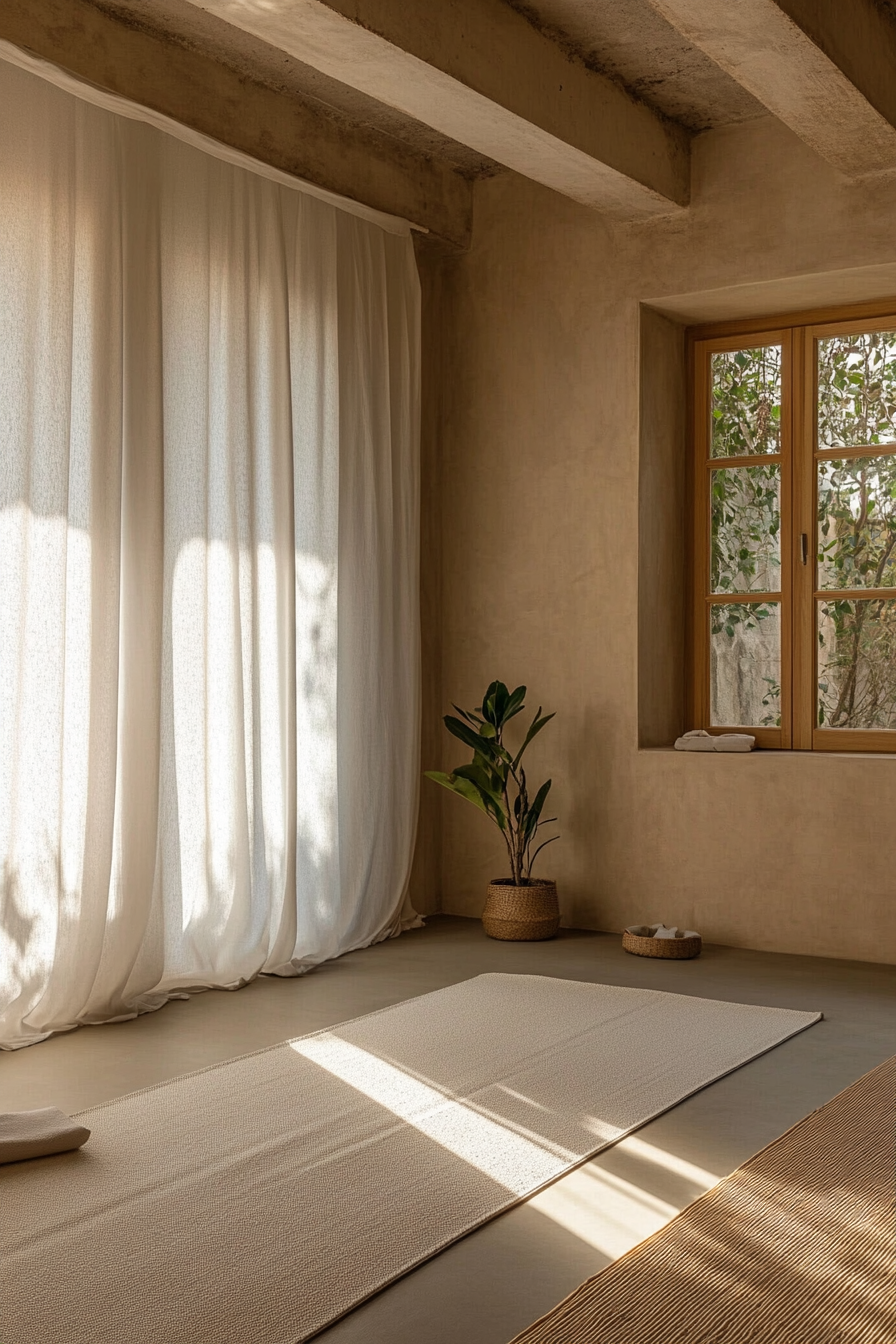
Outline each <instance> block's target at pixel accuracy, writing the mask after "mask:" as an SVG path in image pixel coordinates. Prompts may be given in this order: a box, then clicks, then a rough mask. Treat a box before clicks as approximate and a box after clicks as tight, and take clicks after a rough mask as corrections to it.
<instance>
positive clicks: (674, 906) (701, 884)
mask: <svg viewBox="0 0 896 1344" xmlns="http://www.w3.org/2000/svg"><path fill="white" fill-rule="evenodd" d="M894 219H896V178H894V175H887V176H885V177H878V178H875V179H867V180H865V181H864V182H862V183H853V184H850V183H848V182H846V181H844V180H843V179H840V178H838V177H837V176H836V174H835V173H834V172H833V170H831V169H829V168H828V167H826V165H824V164H823V163H822V162H821V161H820V160H819V159H818V158H816V156H815V155H814V154H812V152H811V151H809V150H808V149H806V148H805V147H804V146H803V145H802V144H801V143H800V142H799V141H797V140H796V139H795V137H793V136H792V135H791V133H790V132H788V131H787V130H786V129H785V128H784V127H782V126H781V125H780V124H779V123H776V122H775V121H773V120H771V119H768V120H763V121H760V122H754V123H751V124H748V125H746V126H742V127H739V128H726V129H725V130H722V131H716V132H711V133H708V134H706V135H704V136H702V137H700V139H698V141H697V142H696V145H695V162H694V203H693V206H692V208H691V210H690V212H689V213H688V215H687V216H686V217H684V218H676V219H668V220H654V221H650V222H647V223H641V224H638V225H629V226H624V225H615V226H614V225H610V224H608V223H607V222H606V221H605V220H603V219H602V218H601V217H600V216H599V215H597V214H595V213H592V212H590V211H588V210H587V209H585V208H583V207H579V206H577V205H575V204H573V203H571V202H569V201H567V200H564V199H562V198H560V197H559V196H556V195H554V194H552V193H550V192H548V191H547V190H545V189H543V188H539V187H536V186H534V185H532V184H531V183H527V182H525V181H524V180H523V179H521V178H517V177H505V178H497V179H494V180H492V181H488V182H483V183H480V184H478V185H477V187H476V197H475V210H474V240H473V247H472V250H471V251H470V253H469V254H467V255H466V256H464V257H461V258H459V259H452V260H450V261H438V262H433V263H432V265H433V266H435V267H436V268H437V270H438V272H439V274H438V286H440V289H438V290H437V288H436V286H435V282H434V281H433V282H432V283H431V285H430V289H429V294H430V299H431V302H438V304H439V305H440V308H439V312H440V322H439V323H438V324H436V326H432V324H431V332H433V333H434V334H433V339H435V332H436V331H438V338H439V342H440V349H439V352H438V355H437V357H435V356H432V358H437V363H438V365H439V367H440V369H441V378H442V386H441V395H440V400H439V408H438V415H437V417H436V418H437V421H438V440H439V442H438V451H437V452H435V451H433V450H432V445H433V443H434V439H433V438H432V437H431V436H432V435H433V433H434V430H433V426H432V425H430V429H429V434H430V440H429V449H428V453H429V455H428V457H427V458H426V462H427V472H426V485H425V489H426V490H427V491H428V492H429V497H430V500H432V499H437V500H438V504H439V507H438V509H437V510H436V509H433V508H432V505H431V504H430V507H429V510H428V513H427V514H426V516H425V528H428V529H429V531H428V532H427V531H426V530H425V531H424V546H423V554H424V563H425V564H426V563H428V564H429V565H430V566H432V567H433V573H435V570H436V568H437V569H438V571H439V575H440V580H439V582H440V593H441V614H440V625H441V636H440V641H438V640H437V641H434V642H431V643H430V646H429V648H428V650H427V680H428V684H429V687H430V696H429V700H430V703H432V699H433V696H434V694H439V693H441V695H442V697H443V700H444V702H446V703H447V702H448V701H450V700H456V701H458V702H460V703H461V704H473V703H475V702H476V701H477V699H478V697H479V696H480V695H481V692H482V690H483V689H484V687H485V685H486V684H487V683H488V681H489V680H490V679H491V678H492V677H494V676H500V677H501V678H503V679H504V680H506V681H507V682H508V683H510V684H511V685H513V684H515V683H517V682H526V683H527V684H528V685H529V686H530V687H531V694H530V702H531V706H532V708H533V710H534V708H535V707H536V706H537V705H538V704H539V703H541V704H543V705H544V706H545V707H546V708H547V709H552V710H556V711H557V719H556V721H555V722H554V723H553V724H551V725H550V726H549V728H548V729H547V730H546V731H545V732H544V734H543V735H542V737H541V738H540V739H539V741H538V743H537V744H536V747H534V748H533V751H532V757H533V759H532V774H533V776H534V775H535V774H541V775H547V774H548V773H550V774H551V775H552V776H553V779H554V790H555V795H554V807H555V808H556V810H557V811H558V813H559V816H560V819H561V829H562V839H561V840H560V842H559V843H558V844H556V845H554V846H552V848H551V850H549V851H547V853H548V854H549V855H550V860H549V862H548V863H546V864H545V868H544V869H543V872H544V873H545V874H547V875H553V876H555V877H556V878H557V879H558V882H559V887H560V893H561V903H562V910H563V917H564V923H566V924H567V925H572V926H578V927H589V928H599V929H608V930H614V929H615V930H618V929H620V928H621V927H622V926H623V925H625V924H627V923H630V922H633V921H642V920H648V919H654V920H655V919H663V920H665V921H666V922H667V923H673V924H679V925H685V926H687V927H689V928H696V929H699V930H700V931H701V932H702V933H703V935H704V937H705V938H707V939H708V940H710V941H713V942H719V943H726V944H731V945H735V946H746V947H753V948H760V949H768V950H776V951H783V952H795V953H807V954H817V955H829V956H841V957H853V958H859V959H865V960H875V961H881V960H896V876H894V874H896V828H894V824H893V819H894V810H896V758H894V757H886V758H884V757H859V756H851V757H847V756H820V755H819V756H811V755H796V754H792V755H790V754H785V753H781V754H773V753H757V754H755V755H753V756H749V757H738V756H714V755H713V756H703V755H688V754H684V753H675V752H671V751H663V750H640V749H639V745H638V743H639V723H638V717H639V714H638V706H639V657H638V642H639V582H640V584H641V598H642V603H641V606H642V617H641V619H642V622H643V620H644V610H645V608H644V591H643V587H644V583H645V581H646V580H647V579H649V566H650V564H651V563H656V558H655V557H654V561H650V558H649V553H645V554H646V558H643V559H642V563H641V565H640V566H639V546H638V533H639V524H640V527H641V529H645V528H646V529H649V528H651V526H653V525H655V526H656V527H657V528H658V529H663V528H665V529H666V533H667V536H668V537H672V539H673V540H672V541H671V542H669V543H668V544H669V545H672V546H673V548H674V526H672V525H670V521H669V510H672V511H674V510H676V509H678V508H679V507H680V499H679V498H678V497H677V495H676V491H675V487H674V481H673V478H672V477H668V479H667V480H666V482H665V484H664V482H663V480H662V478H661V477H662V473H660V478H655V477H654V478H653V479H652V480H651V481H650V482H648V486H649V488H642V489H641V490H640V491H639V470H640V462H639V457H640V437H641V436H640V425H639V421H640V418H641V416H642V414H644V415H646V416H647V417H648V418H650V419H651V420H652V423H653V424H654V426H656V425H657V424H659V425H661V424H662V414H661V404H660V405H659V406H658V404H657V400H656V399H657V397H659V398H660V399H662V397H663V396H664V395H666V396H668V397H669V398H670V400H671V402H672V403H674V402H675V393H674V387H673V388H671V389H669V388H667V389H666V392H665V393H664V392H663V386H662V382H660V383H659V384H658V385H657V386H654V388H653V390H652V392H651V393H650V396H649V397H648V398H647V402H646V404H645V403H644V400H643V397H642V391H641V388H640V386H639V384H640V378H639V372H640V366H641V360H642V351H641V336H640V319H639V312H640V302H641V301H642V300H647V301H649V302H651V303H652V304H654V305H655V306H658V307H664V306H665V308H666V310H667V311H671V312H673V313H674V312H676V311H678V312H680V311H686V312H687V313H688V314H689V315H690V316H691V317H694V316H700V314H701V311H702V306H701V305H702V304H703V303H704V299H703V298H701V296H703V295H705V296H706V297H705V305H706V311H707V314H709V312H710V311H711V312H712V315H713V316H714V317H718V316H721V315H724V313H725V312H728V313H730V314H732V315H734V314H737V313H739V312H740V311H742V310H743V308H744V306H746V308H747V309H749V306H750V304H753V305H754V306H755V302H756V295H757V294H760V295H762V296H763V298H764V299H765V300H767V307H768V310H770V311H773V310H774V309H776V308H777V309H780V308H782V307H790V306H793V303H794V297H796V298H798V299H800V300H804V301H805V306H811V305H814V304H819V303H822V302H824V301H825V300H826V299H827V298H828V297H829V296H830V297H833V298H837V299H841V300H842V298H843V294H844V288H845V291H846V292H847V293H848V292H849V290H850V285H849V274H848V273H849V272H850V271H852V270H854V269H856V268H860V269H859V270H858V271H857V274H856V294H857V297H861V298H867V297H870V293H871V292H875V293H877V292H881V291H882V290H883V289H885V288H886V287H887V286H889V287H890V290H891V292H896V284H893V283H892V274H891V267H892V265H893V263H894V262H896V229H894V222H893V221H894ZM426 265H429V263H426ZM844 277H845V278H844ZM869 277H871V279H869ZM875 277H876V278H875ZM683 295H686V296H688V297H687V298H686V299H682V298H681V297H680V296H683ZM726 296H727V297H726ZM744 296H746V297H744ZM778 299H780V302H778V301H777V300H778ZM651 339H655V340H656V341H658V342H659V344H660V346H661V347H662V346H663V344H664V343H665V348H667V349H668V348H669V345H670V342H671V343H672V344H673V345H674V341H675V336H674V333H673V334H672V335H671V336H670V334H669V332H666V335H665V337H664V336H663V332H662V329H661V328H657V329H655V330H654V331H653V336H652V338H651ZM645 348H646V347H645ZM669 414H670V417H672V418H673V419H674V417H675V416H680V406H678V407H677V408H676V405H675V404H670V407H669ZM674 439H675V434H674V432H670V434H669V442H670V443H672V444H674ZM645 470H647V467H645ZM654 514H656V516H654ZM639 515H640V516H639ZM645 567H646V571H647V572H646V573H645ZM639 569H640V571H641V572H640V576H639ZM430 586H432V581H431V583H430ZM643 637H644V632H643V628H642V638H643ZM439 645H440V647H439ZM642 664H643V660H642ZM645 676H646V686H647V689H646V690H645ZM657 677H658V674H657V669H656V667H655V666H654V667H653V669H652V670H651V671H649V675H647V674H646V673H645V670H644V667H643V665H642V668H641V677H640V682H641V686H640V697H641V700H642V717H643V709H644V700H645V696H646V697H647V701H648V702H649V701H650V698H651V696H652V695H653V696H654V700H655V698H656V695H661V694H665V695H666V697H667V702H668V703H673V704H674V702H675V697H676V696H677V694H678V692H677V690H676V688H675V687H674V686H672V688H671V690H670V688H668V687H667V688H666V690H665V691H664V692H663V691H662V675H661V674H659V681H658V684H659V685H660V690H659V691H656V692H652V691H651V690H650V683H651V678H652V679H653V682H655V683H657ZM668 703H667V708H668ZM655 723H656V720H654V728H652V729H651V731H654V729H655ZM451 741H452V740H451V739H449V738H448V736H447V734H444V733H443V734H442V737H441V746H440V753H439V754H440V756H441V759H439V760H434V759H428V760H426V762H425V764H426V765H429V766H441V767H450V766H451V765H452V764H458V763H459V762H460V760H461V759H463V755H464V753H463V751H462V750H458V751H455V750H454V748H453V747H452V746H451ZM457 745H458V747H459V744H457ZM423 787H424V791H425V790H426V789H431V790H432V793H431V794H430V796H429V800H428V801H426V802H425V803H424V807H425V809H428V811H427V812H426V815H427V817H428V818H429V820H428V822H427V825H428V826H429V828H430V831H431V830H432V828H433V826H434V825H436V828H437V829H438V830H439V832H440V840H439V844H440V848H441V858H440V860H439V862H438V868H439V871H440V873H441V900H442V906H443V908H444V909H445V910H446V911H450V912H454V913H458V914H466V915H477V914H479V912H480V910H481V907H482V902H483V897H484V889H485V885H486V883H487V881H488V880H489V878H490V877H492V876H495V875H498V874H500V873H501V872H502V870H503V856H502V845H501V842H500V837H499V836H498V835H497V832H493V830H492V829H491V828H490V826H489V824H488V822H487V821H486V820H485V819H484V818H483V817H481V816H480V814H479V813H477V812H475V811H474V810H473V809H472V808H471V807H469V806H468V805H466V804H464V803H462V802H461V801H460V800H459V799H455V798H451V797H449V796H448V795H444V794H441V793H439V795H438V797H436V796H435V791H436V786H435V785H429V784H427V783H424V786H423ZM433 817H435V818H437V819H439V818H440V826H439V825H438V823H437V822H433V820H432V818H433Z"/></svg>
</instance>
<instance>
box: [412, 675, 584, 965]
mask: <svg viewBox="0 0 896 1344" xmlns="http://www.w3.org/2000/svg"><path fill="white" fill-rule="evenodd" d="M525 698H526V687H525V686H517V688H516V690H515V691H508V689H507V687H506V686H505V685H504V683H503V681H493V682H492V684H491V685H490V686H489V688H488V690H487V691H486V693H485V695H484V696H483V700H482V705H481V706H480V707H479V708H478V709H474V710H469V711H468V710H465V709H461V708H460V706H459V705H455V706H454V708H455V710H457V713H458V714H459V715H460V717H459V718H455V717H454V716H453V715H451V714H447V715H446V716H445V719H444V724H445V727H446V728H447V729H448V731H449V733H452V734H453V735H454V736H455V737H457V738H459V739H460V741H461V742H463V743H464V744H465V745H466V746H468V747H471V748H472V751H473V759H472V761H471V762H470V764H469V765H459V766H458V767H457V768H456V769H455V770H452V772H451V774H449V775H446V774H444V773H443V772H442V771H440V770H427V771H426V775H427V777H428V778H429V779H434V780H435V781H436V783H437V784H441V785H442V786H443V787H444V788H446V789H450V790H451V792H452V793H456V794H458V795H459V796H460V797H461V798H466V800H467V802H470V803H472V804H473V805H474V806H475V807H478V808H479V810H480V811H481V812H484V813H485V815H486V816H487V817H489V818H490V820H491V821H493V822H494V823H495V825H496V826H497V827H498V829H499V830H500V832H501V834H502V835H503V837H504V843H505V845H506V846H507V858H508V860H509V864H510V876H509V877H499V878H496V879H495V880H494V881H493V882H492V883H490V885H489V889H488V896H487V897H486V902H485V909H484V910H483V913H482V924H483V928H484V929H485V931H486V933H487V934H488V935H489V936H490V937H492V938H504V939H510V940H513V941H523V940H525V941H532V940H536V939H540V938H553V937H554V935H555V934H556V932H557V930H558V928H559V927H560V911H559V907H558V905H557V887H556V884H555V883H554V882H553V881H551V880H550V879H548V878H543V879H538V878H533V876H532V865H533V864H534V863H535V860H536V859H537V858H538V855H539V854H540V853H541V851H542V850H543V849H544V847H545V845H549V844H551V842H552V841H553V840H557V839H559V837H558V836H556V835H553V836H551V837H550V839H549V840H541V838H540V835H539V832H540V831H541V828H542V827H543V826H548V825H550V824H551V822H554V821H556V820H557V818H556V817H547V818H545V819H544V820H543V819H542V815H541V814H542V812H543V811H544V805H545V802H546V800H547V796H548V793H549V792H550V788H551V781H550V780H547V781H546V782H545V783H544V784H542V785H541V788H539V789H538V790H537V792H536V793H535V796H534V798H532V799H531V801H530V798H529V787H528V783H527V780H526V772H525V770H524V769H523V765H522V760H523V754H524V752H525V751H526V748H527V747H528V746H529V743H530V742H531V741H532V739H533V738H534V737H535V736H536V734H538V733H540V732H541V730H542V728H544V726H545V724H546V723H550V721H551V719H552V718H553V717H554V715H553V714H545V715H544V716H542V713H541V707H540V706H539V709H538V712H537V714H536V715H535V718H534V719H533V720H532V723H531V724H530V726H529V731H528V732H527V733H526V736H525V738H524V739H523V744H522V746H521V747H520V748H519V750H518V751H516V752H515V753H513V752H512V751H511V750H510V749H509V748H508V747H507V746H505V744H504V729H505V728H506V726H507V724H508V723H509V722H510V720H511V719H513V718H515V717H516V715H517V714H520V713H522V711H523V709H524V708H525V704H524V701H525Z"/></svg>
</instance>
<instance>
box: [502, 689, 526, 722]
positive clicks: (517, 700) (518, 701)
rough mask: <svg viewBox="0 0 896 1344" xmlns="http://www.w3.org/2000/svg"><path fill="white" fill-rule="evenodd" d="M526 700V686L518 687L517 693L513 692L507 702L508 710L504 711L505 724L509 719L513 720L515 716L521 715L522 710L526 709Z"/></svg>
mask: <svg viewBox="0 0 896 1344" xmlns="http://www.w3.org/2000/svg"><path fill="white" fill-rule="evenodd" d="M525 698H526V688H525V686H517V688H516V690H515V691H511V693H510V699H509V700H508V701H507V708H506V709H505V710H504V722H505V723H507V721H508V720H509V719H512V718H513V716H514V714H519V712H520V710H521V709H524V708H525V706H524V704H523V701H524V700H525Z"/></svg>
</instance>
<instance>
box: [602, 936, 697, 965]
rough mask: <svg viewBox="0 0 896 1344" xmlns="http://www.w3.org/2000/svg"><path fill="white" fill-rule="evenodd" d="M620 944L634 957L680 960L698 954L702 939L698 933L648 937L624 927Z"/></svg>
mask: <svg viewBox="0 0 896 1344" xmlns="http://www.w3.org/2000/svg"><path fill="white" fill-rule="evenodd" d="M622 946H623V947H624V948H625V950H626V952H631V953H632V955H633V956H635V957H665V958H666V959H667V960H675V961H681V960H684V959H685V958H687V957H697V956H699V955H700V948H701V947H702V946H703V940H702V938H701V937H700V935H699V934H696V935H695V936H694V937H693V938H650V937H645V936H644V935H643V934H638V933H631V932H630V931H629V930H628V929H626V930H625V932H624V933H623V935H622Z"/></svg>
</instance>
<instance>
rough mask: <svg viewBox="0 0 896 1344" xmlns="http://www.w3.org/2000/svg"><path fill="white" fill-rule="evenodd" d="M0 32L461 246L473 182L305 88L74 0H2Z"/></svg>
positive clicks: (67, 66) (464, 244) (454, 247)
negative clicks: (281, 85) (297, 90)
mask: <svg viewBox="0 0 896 1344" xmlns="http://www.w3.org/2000/svg"><path fill="white" fill-rule="evenodd" d="M0 38H4V39H6V40H7V41H9V42H14V43H15V44H16V45H18V46H21V47H25V48H27V49H28V50H30V51H32V52H34V53H35V54H36V55H38V56H42V57H43V58H44V59H45V60H48V61H52V62H53V63H54V64H56V65H60V66H63V67H64V68H65V69H67V70H70V71H72V73H74V74H76V75H79V76H81V77H82V78H83V79H87V80H89V81H91V82H92V83H94V84H98V85H100V86H101V87H102V88H107V89H111V90H112V91H113V92H114V93H119V94H121V95H123V96H124V97H126V98H130V99H132V100H134V101H135V102H138V103H142V104H144V105H145V106H147V107H152V108H154V109H156V110H157V111H159V112H163V113H165V114H166V115H167V116H169V117H173V118H174V119H175V120H176V121H180V122H183V123H184V124H185V125H187V126H190V127H192V128H193V129H194V130H197V131H202V132H204V133H205V134H206V135H210V136H212V137H213V138H214V139H216V140H221V141H223V142H224V143H225V144H228V145H233V146H234V147H235V148H236V149H240V150H242V151H243V152H244V153H246V154H251V155H252V156H253V157H254V158H258V159H261V160H263V161H264V162H266V163H270V164H273V165H274V167H276V168H280V169H282V170H283V171H284V172H287V173H291V174H294V175H295V176H297V177H301V178H305V179H306V180H307V181H309V182H314V183H316V184H317V185H318V186H321V187H326V188H327V189H328V190H330V191H334V192H337V193H338V194H339V195H342V196H347V197H349V198H351V199H352V200H357V201H361V202H363V203H364V204H366V205H370V206H373V207H374V208H375V209H378V210H383V211H385V212H386V213H388V214H394V215H400V216H402V217H403V218H405V219H408V220H410V221H411V223H413V224H417V225H421V226H422V227H424V228H425V229H427V230H429V232H430V233H431V235H432V237H433V240H434V241H436V242H441V243H442V244H445V245H447V246H448V248H449V249H451V250H460V249H464V248H466V247H468V246H469V244H470V235H471V228H472V185H471V183H470V182H469V181H467V180H466V179H465V178H464V177H463V176H462V175H461V174H460V173H458V172H456V171H454V169H453V168H452V166H451V165H450V164H448V163H445V162H442V161H440V160H438V159H436V158H433V157H432V156H430V155H426V154H423V153H420V152H419V151H417V150H415V149H414V148H412V147H411V146H408V145H406V144H404V143H403V142H402V141H400V140H397V139H395V138H394V137H393V136H389V135H385V134H382V133H381V132H378V131H375V130H373V129H371V128H370V127H366V126H358V125H353V124H352V123H351V122H350V120H349V119H348V118H346V117H345V116H340V115H339V114H338V113H337V112H335V111H334V110H333V109H332V108H328V107H326V106H325V105H324V104H322V103H320V102H317V101H316V100H314V99H313V98H307V99H306V98H302V97H297V96H295V95H294V94H291V93H289V92H284V91H283V90H281V89H278V88H275V87H272V86H271V85H270V84H267V83H265V82H263V81H261V80H258V79H253V78H251V77H250V76H248V75H247V74H246V73H245V71H240V70H237V69H235V68H233V67H231V66H229V65H227V64H226V63H225V62H223V61H221V60H220V59H215V58H213V57H211V56H209V55H208V54H206V53H205V52H203V51H202V50H199V49H197V48H196V46H188V45H184V44H183V43H181V42H179V41H178V40H177V35H176V34H166V33H165V32H164V31H161V30H158V29H157V30H153V29H152V28H151V27H149V26H147V25H146V24H145V23H140V24H138V23H134V24H129V23H125V22H123V21H121V19H120V18H118V17H117V16H115V15H114V14H108V13H105V12H103V11H102V10H100V9H98V8H95V7H94V6H93V5H92V4H86V3H84V0H2V3H0Z"/></svg>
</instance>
